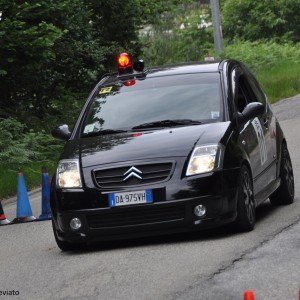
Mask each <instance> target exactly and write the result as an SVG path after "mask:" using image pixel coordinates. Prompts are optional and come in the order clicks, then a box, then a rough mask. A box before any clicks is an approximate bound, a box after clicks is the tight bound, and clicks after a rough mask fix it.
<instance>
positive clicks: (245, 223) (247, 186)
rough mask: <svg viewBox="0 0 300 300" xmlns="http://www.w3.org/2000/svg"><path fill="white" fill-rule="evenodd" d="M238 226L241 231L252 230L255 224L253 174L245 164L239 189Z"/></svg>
mask: <svg viewBox="0 0 300 300" xmlns="http://www.w3.org/2000/svg"><path fill="white" fill-rule="evenodd" d="M235 223H236V227H237V229H238V230H240V231H251V230H253V228H254V225H255V200H254V193H253V182H252V176H251V173H250V171H249V169H248V168H247V167H246V166H245V165H243V166H242V168H241V176H240V177H239V183H238V191H237V218H236V221H235Z"/></svg>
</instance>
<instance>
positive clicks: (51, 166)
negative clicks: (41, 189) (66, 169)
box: [0, 161, 56, 199]
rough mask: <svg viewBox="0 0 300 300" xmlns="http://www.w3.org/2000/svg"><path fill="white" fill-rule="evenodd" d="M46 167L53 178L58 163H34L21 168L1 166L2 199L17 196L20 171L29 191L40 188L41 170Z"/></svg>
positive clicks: (0, 190) (0, 196) (0, 193)
mask: <svg viewBox="0 0 300 300" xmlns="http://www.w3.org/2000/svg"><path fill="white" fill-rule="evenodd" d="M44 166H45V167H46V168H47V170H48V173H49V175H50V176H52V175H53V173H54V170H55V168H56V162H51V161H44V162H33V163H30V164H26V165H23V166H21V167H18V166H13V165H5V164H1V165H0V178H1V180H0V199H3V198H7V197H9V196H14V195H16V193H17V176H18V172H19V170H22V172H23V174H24V178H25V182H26V187H27V190H31V189H33V188H35V187H38V186H39V185H40V184H41V170H42V167H44Z"/></svg>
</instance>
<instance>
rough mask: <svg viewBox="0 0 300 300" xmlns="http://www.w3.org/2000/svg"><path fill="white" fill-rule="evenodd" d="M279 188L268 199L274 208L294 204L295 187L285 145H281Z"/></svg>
mask: <svg viewBox="0 0 300 300" xmlns="http://www.w3.org/2000/svg"><path fill="white" fill-rule="evenodd" d="M279 178H280V186H279V188H278V189H277V190H276V191H275V192H274V193H273V194H272V195H271V196H270V197H269V198H270V202H271V203H272V205H274V206H278V205H288V204H292V203H293V202H294V195H295V186H294V173H293V167H292V161H291V157H290V154H289V151H288V149H287V146H286V144H282V150H281V160H280V175H279Z"/></svg>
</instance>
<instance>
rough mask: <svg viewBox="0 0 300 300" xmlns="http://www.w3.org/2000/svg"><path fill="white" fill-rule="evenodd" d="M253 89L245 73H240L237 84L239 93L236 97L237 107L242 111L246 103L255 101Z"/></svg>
mask: <svg viewBox="0 0 300 300" xmlns="http://www.w3.org/2000/svg"><path fill="white" fill-rule="evenodd" d="M253 98H254V95H253V90H252V88H251V86H250V84H249V82H248V80H247V78H246V76H245V75H244V74H242V75H240V76H239V78H238V84H237V94H236V99H235V104H236V109H237V111H239V112H242V111H243V110H244V108H245V107H246V105H247V104H248V103H250V102H253V100H252V99H253Z"/></svg>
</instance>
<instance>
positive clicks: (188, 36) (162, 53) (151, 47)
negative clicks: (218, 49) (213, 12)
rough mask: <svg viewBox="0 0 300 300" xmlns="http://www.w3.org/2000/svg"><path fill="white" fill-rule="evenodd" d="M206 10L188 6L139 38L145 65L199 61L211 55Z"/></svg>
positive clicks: (211, 37)
mask: <svg viewBox="0 0 300 300" xmlns="http://www.w3.org/2000/svg"><path fill="white" fill-rule="evenodd" d="M210 20H211V17H210V11H209V10H207V9H206V8H201V7H196V6H195V5H190V6H188V9H187V7H185V9H184V10H183V11H182V12H181V14H178V11H177V12H176V13H174V15H173V16H172V18H171V19H170V20H169V23H168V24H165V26H163V27H159V28H153V32H150V33H149V34H148V35H142V37H141V40H142V44H143V58H144V59H145V61H146V62H147V64H149V65H162V64H169V63H180V62H189V61H200V60H203V59H204V57H205V56H207V55H210V54H212V53H213V52H214V50H213V33H212V28H211V26H209V24H210Z"/></svg>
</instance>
